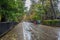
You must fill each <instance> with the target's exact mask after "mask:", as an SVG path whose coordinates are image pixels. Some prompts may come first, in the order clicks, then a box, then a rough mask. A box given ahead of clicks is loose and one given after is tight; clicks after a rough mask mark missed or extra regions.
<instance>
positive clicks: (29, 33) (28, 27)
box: [22, 22, 60, 40]
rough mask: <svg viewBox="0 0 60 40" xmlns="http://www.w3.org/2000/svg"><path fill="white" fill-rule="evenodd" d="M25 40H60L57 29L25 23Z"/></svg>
mask: <svg viewBox="0 0 60 40" xmlns="http://www.w3.org/2000/svg"><path fill="white" fill-rule="evenodd" d="M22 24H23V26H22V27H23V33H24V40H60V30H59V31H58V29H57V28H53V27H49V26H44V25H34V24H32V23H29V22H23V23H22Z"/></svg>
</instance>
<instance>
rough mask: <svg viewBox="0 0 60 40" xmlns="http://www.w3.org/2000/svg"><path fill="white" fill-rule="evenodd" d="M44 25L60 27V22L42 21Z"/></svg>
mask: <svg viewBox="0 0 60 40" xmlns="http://www.w3.org/2000/svg"><path fill="white" fill-rule="evenodd" d="M42 24H44V25H51V26H59V24H60V20H44V21H42Z"/></svg>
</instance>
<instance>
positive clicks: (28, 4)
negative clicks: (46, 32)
mask: <svg viewBox="0 0 60 40" xmlns="http://www.w3.org/2000/svg"><path fill="white" fill-rule="evenodd" d="M31 4H32V3H31V1H30V0H26V2H25V7H27V10H29V9H30V6H31Z"/></svg>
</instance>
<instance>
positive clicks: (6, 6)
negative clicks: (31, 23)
mask: <svg viewBox="0 0 60 40" xmlns="http://www.w3.org/2000/svg"><path fill="white" fill-rule="evenodd" d="M23 12H24V3H23V1H22V0H16V1H15V0H1V1H0V15H2V16H3V15H4V16H5V17H6V19H7V21H16V22H18V21H19V20H20V19H21V17H22V15H23Z"/></svg>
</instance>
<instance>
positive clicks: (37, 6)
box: [30, 0, 59, 20]
mask: <svg viewBox="0 0 60 40" xmlns="http://www.w3.org/2000/svg"><path fill="white" fill-rule="evenodd" d="M58 2H59V1H58V0H39V1H38V3H35V2H34V1H32V6H31V9H30V11H31V14H32V15H34V17H33V18H32V19H36V20H41V19H42V20H48V19H50V20H52V19H57V16H58V15H57V14H59V10H58Z"/></svg>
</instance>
